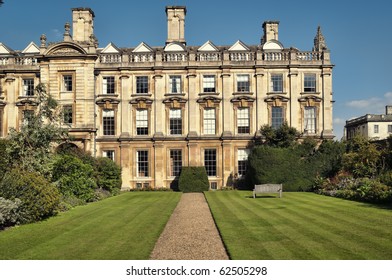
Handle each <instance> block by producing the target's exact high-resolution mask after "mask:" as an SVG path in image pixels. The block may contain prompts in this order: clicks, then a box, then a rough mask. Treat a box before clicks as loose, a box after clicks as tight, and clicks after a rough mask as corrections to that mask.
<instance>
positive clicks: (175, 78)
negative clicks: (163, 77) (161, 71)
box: [169, 75, 182, 93]
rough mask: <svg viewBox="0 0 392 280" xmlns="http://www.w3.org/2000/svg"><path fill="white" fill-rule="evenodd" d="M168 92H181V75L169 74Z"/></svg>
mask: <svg viewBox="0 0 392 280" xmlns="http://www.w3.org/2000/svg"><path fill="white" fill-rule="evenodd" d="M169 92H170V93H182V77H181V75H170V76H169Z"/></svg>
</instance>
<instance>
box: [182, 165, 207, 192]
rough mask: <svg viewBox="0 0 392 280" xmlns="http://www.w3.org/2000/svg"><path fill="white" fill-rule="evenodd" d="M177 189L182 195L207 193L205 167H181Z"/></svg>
mask: <svg viewBox="0 0 392 280" xmlns="http://www.w3.org/2000/svg"><path fill="white" fill-rule="evenodd" d="M178 188H179V190H180V191H182V192H184V193H188V192H203V191H208V189H209V183H208V176H207V172H206V169H205V167H203V166H188V167H187V166H183V167H182V170H181V174H180V179H179V181H178Z"/></svg>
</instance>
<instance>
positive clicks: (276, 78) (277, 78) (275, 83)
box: [270, 73, 283, 92]
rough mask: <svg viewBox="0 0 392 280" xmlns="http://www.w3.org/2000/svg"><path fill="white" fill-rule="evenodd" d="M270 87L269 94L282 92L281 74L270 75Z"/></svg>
mask: <svg viewBox="0 0 392 280" xmlns="http://www.w3.org/2000/svg"><path fill="white" fill-rule="evenodd" d="M270 87H271V88H270V91H271V92H283V74H278V73H275V74H271V81H270Z"/></svg>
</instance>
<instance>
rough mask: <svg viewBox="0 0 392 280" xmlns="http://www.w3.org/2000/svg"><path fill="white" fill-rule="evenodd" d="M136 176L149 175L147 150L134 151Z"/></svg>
mask: <svg viewBox="0 0 392 280" xmlns="http://www.w3.org/2000/svg"><path fill="white" fill-rule="evenodd" d="M136 166H137V177H149V176H150V174H149V165H148V151H145V150H143V151H137V152H136Z"/></svg>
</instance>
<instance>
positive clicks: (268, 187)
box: [253, 184, 283, 198]
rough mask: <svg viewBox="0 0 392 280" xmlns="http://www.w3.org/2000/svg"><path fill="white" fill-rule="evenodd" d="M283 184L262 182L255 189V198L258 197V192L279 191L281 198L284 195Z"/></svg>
mask: <svg viewBox="0 0 392 280" xmlns="http://www.w3.org/2000/svg"><path fill="white" fill-rule="evenodd" d="M282 191H283V185H282V184H262V185H255V188H254V189H253V198H256V194H258V193H275V192H277V193H279V198H281V197H282Z"/></svg>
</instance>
